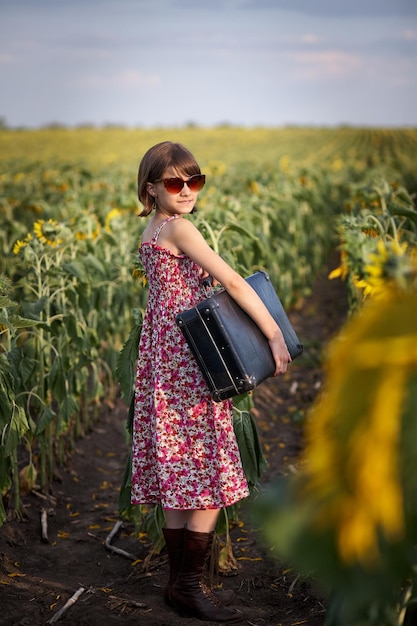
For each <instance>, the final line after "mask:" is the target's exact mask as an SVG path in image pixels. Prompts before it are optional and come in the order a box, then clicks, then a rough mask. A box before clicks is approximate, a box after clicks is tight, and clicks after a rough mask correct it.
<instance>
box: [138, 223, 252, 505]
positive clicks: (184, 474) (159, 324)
mask: <svg viewBox="0 0 417 626" xmlns="http://www.w3.org/2000/svg"><path fill="white" fill-rule="evenodd" d="M177 217H178V216H177V215H175V216H171V217H170V218H168V219H167V220H166V221H165V222H163V223H162V224H161V225H160V226H159V227H158V229H157V230H156V232H155V234H154V236H153V238H152V240H151V241H150V242H146V243H142V244H141V247H140V249H139V253H140V257H141V260H142V263H143V266H144V268H145V272H146V277H147V280H148V284H149V295H148V304H147V308H146V313H145V316H144V320H143V326H142V332H141V338H140V344H139V359H138V364H137V376H136V384H135V410H134V422H133V423H134V427H133V444H132V494H131V500H132V503H133V504H161V505H162V506H163V508H166V509H182V510H189V509H215V508H221V507H224V506H229V505H231V504H233V503H235V502H237V501H238V500H241V499H242V498H244V497H246V496H248V495H249V491H248V486H247V482H246V478H245V475H244V472H243V469H242V463H241V459H240V455H239V449H238V446H237V442H236V437H235V434H234V431H233V422H232V403H231V401H230V400H226V401H224V402H214V401H213V400H212V398H211V395H210V392H209V389H208V387H207V384H206V382H205V381H204V379H203V377H202V374H201V372H200V370H199V368H198V366H197V363H196V362H195V360H194V357H193V356H192V354H191V352H190V349H189V348H188V345H187V344H186V342H185V340H184V338H183V335H182V333H181V331H180V329H179V328H178V327H177V324H176V322H175V316H176V314H177V313H179V312H180V311H183V310H185V309H187V308H190V307H192V306H194V305H195V304H196V303H197V302H198V301H200V300H202V299H203V298H204V297H206V293H205V290H204V287H203V286H202V285H201V277H200V274H199V269H200V268H199V267H198V266H197V265H196V264H195V263H194V261H192V260H191V259H190V258H189V257H187V256H186V255H175V254H173V253H172V252H171V251H170V250H167V249H166V248H162V247H161V246H158V244H157V239H158V236H159V233H160V232H161V229H162V228H163V227H164V226H165V224H166V223H167V222H168V221H170V220H171V219H175V218H177Z"/></svg>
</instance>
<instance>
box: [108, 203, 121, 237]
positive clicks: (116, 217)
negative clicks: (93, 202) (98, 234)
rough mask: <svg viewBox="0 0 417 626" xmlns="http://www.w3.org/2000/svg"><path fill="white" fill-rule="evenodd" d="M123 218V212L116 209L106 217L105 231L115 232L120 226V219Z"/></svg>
mask: <svg viewBox="0 0 417 626" xmlns="http://www.w3.org/2000/svg"><path fill="white" fill-rule="evenodd" d="M121 217H122V212H121V210H120V209H117V208H114V209H112V210H111V211H110V212H109V213H107V215H106V219H105V220H104V229H105V230H107V232H109V233H110V232H111V231H112V230H114V227H115V226H116V228H117V226H118V225H120V218H121Z"/></svg>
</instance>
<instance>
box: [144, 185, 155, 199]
mask: <svg viewBox="0 0 417 626" xmlns="http://www.w3.org/2000/svg"><path fill="white" fill-rule="evenodd" d="M146 191H147V192H148V193H149V194H150V195H151V196H153V197H154V198H156V192H155V187H154V185H153V183H146Z"/></svg>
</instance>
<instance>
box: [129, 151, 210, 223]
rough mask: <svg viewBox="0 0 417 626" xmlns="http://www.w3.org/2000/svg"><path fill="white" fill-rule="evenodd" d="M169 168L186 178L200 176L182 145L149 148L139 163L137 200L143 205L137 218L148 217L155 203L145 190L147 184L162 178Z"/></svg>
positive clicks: (195, 165)
mask: <svg viewBox="0 0 417 626" xmlns="http://www.w3.org/2000/svg"><path fill="white" fill-rule="evenodd" d="M169 167H174V168H175V169H176V170H177V171H178V173H179V174H183V175H187V176H194V175H195V174H201V170H200V166H199V165H198V163H197V161H196V160H195V158H194V157H193V155H192V154H191V152H190V151H189V150H188V149H187V148H186V147H185V146H183V145H182V144H180V143H173V142H172V141H163V142H162V143H157V144H156V145H155V146H153V147H152V148H149V150H148V151H147V152H146V153H145V154H144V156H143V158H142V160H141V162H140V165H139V171H138V198H139V200H140V202H141V203H142V204H143V210H142V211H141V213H139V217H145V216H146V215H149V213H150V212H151V211H152V209H153V207H154V203H155V198H154V197H153V196H151V194H150V193H149V191H148V189H147V183H154V182H155V181H156V180H159V179H160V178H162V177H163V175H164V172H166V170H167V169H168V168H169Z"/></svg>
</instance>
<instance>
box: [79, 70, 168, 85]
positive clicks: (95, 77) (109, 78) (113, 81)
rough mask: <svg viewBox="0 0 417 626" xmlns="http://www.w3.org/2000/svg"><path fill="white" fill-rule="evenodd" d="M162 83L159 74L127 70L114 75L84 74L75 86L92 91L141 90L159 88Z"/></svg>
mask: <svg viewBox="0 0 417 626" xmlns="http://www.w3.org/2000/svg"><path fill="white" fill-rule="evenodd" d="M160 82H161V80H160V77H159V76H158V75H157V74H146V73H144V72H140V71H139V70H137V69H133V68H125V69H122V70H121V71H119V72H115V73H113V74H108V73H106V74H100V73H92V74H84V75H83V76H80V77H77V78H76V79H75V80H74V82H73V84H74V86H76V87H82V88H90V89H109V88H111V89H116V88H118V89H138V88H139V89H141V88H145V87H146V88H149V87H157V86H158V85H159V84H160Z"/></svg>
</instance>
